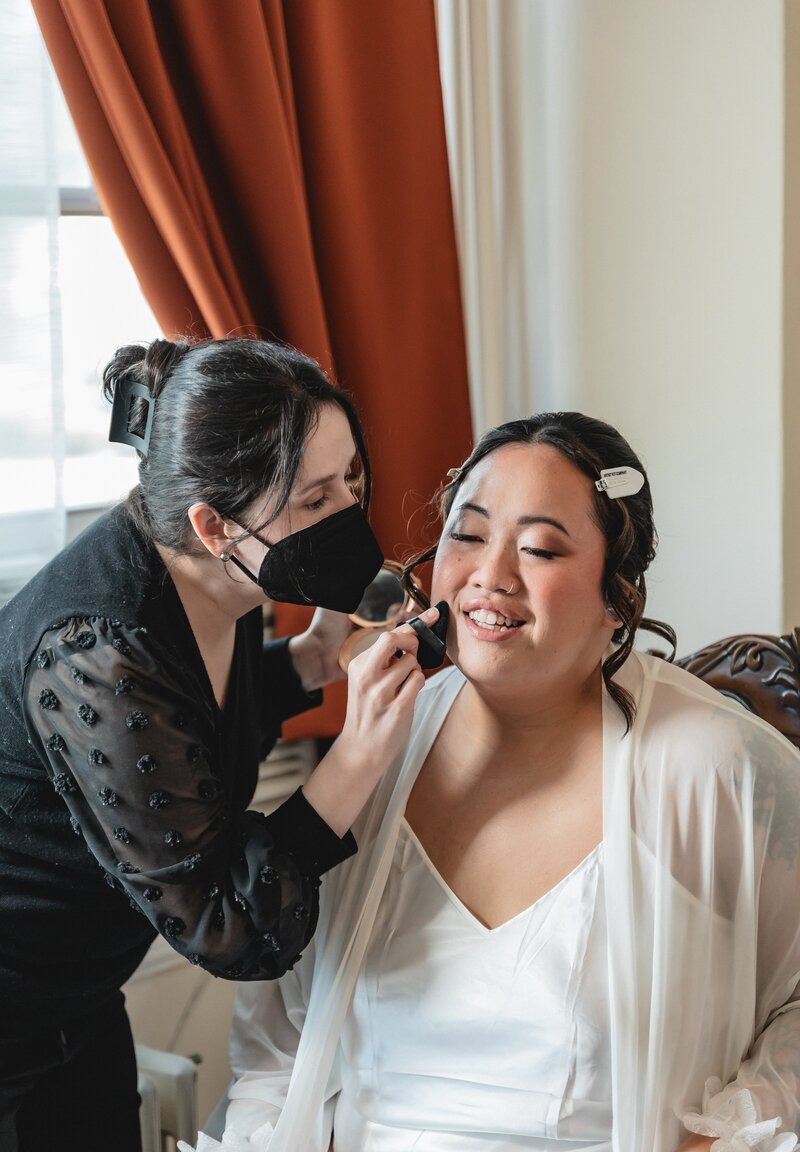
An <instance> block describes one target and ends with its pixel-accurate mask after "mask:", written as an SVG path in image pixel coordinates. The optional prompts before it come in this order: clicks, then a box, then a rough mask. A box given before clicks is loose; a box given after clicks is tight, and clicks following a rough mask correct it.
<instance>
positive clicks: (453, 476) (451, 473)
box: [447, 468, 462, 481]
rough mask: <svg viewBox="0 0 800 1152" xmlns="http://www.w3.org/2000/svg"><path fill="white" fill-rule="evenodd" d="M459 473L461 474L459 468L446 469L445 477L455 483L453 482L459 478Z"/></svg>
mask: <svg viewBox="0 0 800 1152" xmlns="http://www.w3.org/2000/svg"><path fill="white" fill-rule="evenodd" d="M461 472H462V469H461V468H448V470H447V475H448V476H449V477H450V479H451V480H453V481H455V480H458V478H459V476H460V475H461Z"/></svg>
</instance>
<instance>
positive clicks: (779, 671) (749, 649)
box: [675, 628, 800, 748]
mask: <svg viewBox="0 0 800 1152" xmlns="http://www.w3.org/2000/svg"><path fill="white" fill-rule="evenodd" d="M675 663H676V664H679V665H680V666H681V667H682V668H686V669H687V671H689V672H693V673H694V675H695V676H699V677H700V679H701V680H705V681H706V683H707V684H711V685H712V687H714V688H717V689H718V690H719V691H720V692H722V693H724V694H725V695H726V696H730V697H732V698H733V699H734V700H738V701H739V703H740V704H743V705H744V707H745V708H747V709H749V711H751V712H754V713H755V714H756V716H760V717H761V719H762V720H766V721H767V722H768V723H769V724H772V725H773V727H774V728H777V729H778V731H779V732H781V733H782V734H783V735H784V736H786V738H787V739H788V740H791V741H792V743H793V744H794V745H795V746H796V747H797V748H800V628H795V629H794V630H793V631H792V632H789V633H787V634H786V635H785V636H747V635H742V636H727V637H726V638H725V639H724V640H718V641H717V642H716V644H709V645H708V647H707V648H701V649H700V650H699V651H698V652H693V653H692V654H691V656H684V657H682V659H680V660H676V661H675Z"/></svg>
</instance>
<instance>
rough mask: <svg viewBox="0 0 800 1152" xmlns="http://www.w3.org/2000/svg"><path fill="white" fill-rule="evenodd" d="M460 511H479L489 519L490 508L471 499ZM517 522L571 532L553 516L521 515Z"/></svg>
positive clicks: (566, 533)
mask: <svg viewBox="0 0 800 1152" xmlns="http://www.w3.org/2000/svg"><path fill="white" fill-rule="evenodd" d="M458 511H459V512H477V513H478V515H479V516H485V517H486V519H487V520H488V519H489V512H488V509H486V508H482V507H481V505H480V504H472V503H471V502H470V501H469V500H467V501H465V503H463V504H459V506H458ZM517 524H519V525H520V526H522V527H524V526H525V525H527V524H549V525H550V527H551V528H557V529H558V531H559V532H563V533H564V535H565V536H569V532H568V531H567V529H566V528H565V527H564V525H563V524H562V523H561V521H560V520H556V519H555V518H554V517H553V516H520V517H519V519H518V520H517Z"/></svg>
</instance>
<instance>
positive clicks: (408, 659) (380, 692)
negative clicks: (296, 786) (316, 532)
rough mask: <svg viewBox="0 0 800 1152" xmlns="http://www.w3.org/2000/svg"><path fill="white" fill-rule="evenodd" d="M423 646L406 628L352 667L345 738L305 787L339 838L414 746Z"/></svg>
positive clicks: (382, 639)
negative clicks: (419, 654) (406, 750)
mask: <svg viewBox="0 0 800 1152" xmlns="http://www.w3.org/2000/svg"><path fill="white" fill-rule="evenodd" d="M438 618H439V611H438V609H437V608H429V609H428V610H427V611H426V612H422V613H421V614H420V619H421V620H422V621H423V623H424V624H427V625H428V627H430V626H431V625H432V624H435V623H436V621H437V619H438ZM418 645H419V640H418V638H417V635H416V633H415V632H414V629H413V628H409V627H408V625H407V624H401V625H400V626H399V627H398V628H395V629H394V630H393V631H391V632H382V633H381V634H380V636H379V638H378V640H376V642H375V643H374V644H373V645H372V647H371V648H368V649H367V651H366V652H362V653H361V655H359V656H356V657H355V659H353V660H352V661H351V663H350V667H349V669H348V681H349V686H348V692H347V715H346V716H345V721H344V727H343V728H342V732H341V735H340V736H339V737H338V738H337V739H336V741H335V743H334V744H333V747H332V748H331V749H330V751H329V752H328V753H327V755H326V756H324V757H323V759H322V760H321V761H320V763H319V765H318V766H317V767H316V768H315V769H314V771H313V772H312V774H311V776H310V777H309V779H308V781H307V782H306V783H305V784H304V785H303V794H304V795H305V797H306V799H307V800H308V802H309V804H311V806H312V807H313V808H315V809H316V811H317V812H318V813H319V815H320V816H321V817H322V818H323V820H325V821H326V823H327V824H328V825H329V826H330V827H331V828H332V829H333V831H334V832H336V834H337V835H338V836H343V835H344V834H345V832H346V831H347V830H348V828H349V827H350V826H351V824H352V823H353V821H354V820H355V818H356V816H357V815H358V813H359V812H360V811H361V809H362V808H363V806H364V804H365V803H366V801H367V799H368V797H369V795H370V793H371V792H372V790H373V788H374V787H375V785H376V784H377V782H378V780H379V779H380V778H381V776H382V775H383V773H384V772H385V771H386V769H387V768H388V767H389V765H390V764H391V763H392V761H393V760H394V758H395V757H396V756H397V755H398V753H399V752H401V751H402V749H403V748H404V747H405V745H406V743H407V741H408V736H409V733H410V731H411V721H412V719H413V716H414V702H415V700H416V698H417V695H418V694H419V691H420V689H421V688H422V686H423V684H424V683H425V677H424V675H423V672H422V669H421V668H420V666H419V663H418V661H417V647H418Z"/></svg>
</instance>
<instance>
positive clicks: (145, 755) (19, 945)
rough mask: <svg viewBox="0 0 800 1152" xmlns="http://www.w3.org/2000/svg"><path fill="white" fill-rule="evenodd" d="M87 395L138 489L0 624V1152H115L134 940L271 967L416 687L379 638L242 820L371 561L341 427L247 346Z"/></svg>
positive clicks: (314, 385) (278, 366)
mask: <svg viewBox="0 0 800 1152" xmlns="http://www.w3.org/2000/svg"><path fill="white" fill-rule="evenodd" d="M104 389H105V393H106V395H107V397H108V398H110V399H111V400H112V432H111V439H114V440H118V441H122V442H125V443H128V444H131V445H132V446H134V447H136V448H137V450H138V453H139V458H140V465H139V484H138V486H137V487H136V488H134V490H133V491H132V493H131V494H130V496H129V497H128V499H127V500H126V501H125V502H124V503H122V504H120V505H118V506H117V507H115V508H114V509H112V510H111V511H110V512H109V513H107V514H106V515H105V516H103V517H102V518H101V519H99V520H98V521H96V522H95V523H94V524H93V525H91V526H90V527H89V528H88V529H87V530H86V531H85V532H84V533H83V534H82V535H81V536H80V537H79V538H78V539H77V540H76V541H74V542H73V543H72V544H71V545H69V546H68V547H67V548H65V549H64V551H63V552H61V553H60V554H59V555H58V556H56V558H55V559H54V560H53V561H52V562H51V563H50V564H48V565H47V566H46V567H45V568H44V569H43V570H42V571H41V572H39V574H38V575H37V576H35V577H34V579H33V580H31V582H30V583H29V584H28V585H27V586H26V587H25V588H24V589H23V590H22V591H21V592H20V593H19V594H18V595H17V596H16V597H15V598H14V599H13V600H12V601H11V602H10V603H9V604H8V605H7V606H6V607H5V608H4V609H3V610H2V612H0V645H1V646H2V652H3V660H2V666H0V702H1V703H2V708H1V709H0V1000H1V1001H2V1007H1V1008H0V1147H2V1148H3V1150H4V1152H34V1149H35V1150H36V1152H40V1150H41V1149H43V1148H48V1149H51V1148H52V1149H54V1150H55V1149H57V1150H58V1152H72V1150H73V1149H75V1150H77V1149H80V1152H100V1150H101V1149H105V1148H106V1147H107V1146H108V1142H109V1140H110V1138H111V1137H112V1136H113V1139H114V1147H115V1148H117V1149H119V1150H122V1149H124V1150H125V1152H128V1150H130V1152H138V1149H139V1147H140V1143H139V1123H138V1098H137V1094H136V1067H135V1061H134V1052H133V1045H132V1040H131V1035H130V1029H129V1026H128V1021H127V1017H126V1014H125V1009H124V1005H123V996H122V993H121V991H120V988H121V985H122V984H123V983H124V982H125V981H126V980H127V979H128V978H129V976H130V975H131V974H132V973H133V971H134V970H135V968H136V967H137V965H138V964H139V963H140V961H141V960H142V958H143V956H144V954H145V952H146V951H147V949H148V947H149V946H150V944H151V943H152V941H153V939H154V938H155V936H156V934H157V933H161V934H162V935H163V936H165V937H166V938H167V939H168V940H169V942H170V944H171V945H172V946H173V947H174V948H175V949H177V950H178V951H179V952H180V953H181V954H182V955H184V956H185V957H186V959H187V961H189V962H190V963H192V964H198V965H200V966H202V967H204V968H206V969H207V970H208V971H210V972H212V973H213V974H214V975H217V976H222V977H225V978H228V979H235V980H261V979H271V978H273V977H276V976H279V975H280V974H281V973H283V972H284V971H285V970H286V969H287V968H288V967H291V965H292V964H293V962H294V961H295V960H296V959H297V957H298V956H299V955H300V953H301V952H302V950H303V948H304V947H305V945H306V944H307V942H308V940H309V939H310V937H311V936H312V934H313V932H314V928H315V926H316V920H317V914H318V907H319V904H318V892H319V887H320V878H321V877H322V876H323V874H324V873H325V872H326V871H327V870H328V869H330V868H331V867H333V866H334V865H336V864H338V863H340V862H341V861H342V860H344V859H346V858H347V857H348V856H350V855H351V854H352V853H353V852H355V850H356V844H355V841H354V840H353V837H352V835H351V833H350V832H349V828H350V825H351V823H352V822H353V820H354V818H355V816H356V815H357V814H358V812H359V810H360V809H361V807H362V805H363V804H364V802H365V801H366V799H367V797H368V796H369V795H370V793H371V791H372V790H373V788H374V786H375V783H376V782H377V780H378V778H379V776H380V775H381V772H382V770H383V768H384V767H385V766H386V765H387V764H390V763H391V762H392V760H393V759H394V757H395V755H396V754H397V752H398V751H399V750H400V748H401V747H402V746H403V744H404V743H405V741H406V738H407V735H408V732H409V729H410V724H411V717H412V711H413V705H414V700H415V697H416V695H417V693H418V691H419V689H420V688H421V686H422V684H423V676H422V673H421V671H420V668H419V664H418V662H417V658H416V651H417V637H416V635H415V633H414V631H413V630H412V629H411V628H408V627H401V628H400V629H399V630H396V631H393V632H392V633H391V634H388V633H387V634H386V635H385V636H384V637H382V638H381V640H380V641H379V642H378V643H377V644H375V645H374V646H373V647H372V648H371V649H370V650H369V651H368V652H366V653H365V654H364V655H363V656H361V657H359V658H358V659H357V660H355V661H354V662H353V664H352V666H351V669H350V673H349V675H350V687H349V703H348V709H347V716H346V720H345V723H344V727H343V731H342V733H341V736H340V737H339V739H338V740H337V741H336V743H335V744H334V745H333V747H332V748H331V750H330V751H329V752H328V754H327V755H326V756H325V757H324V759H323V760H322V761H321V763H320V764H319V766H318V767H317V768H316V770H315V771H314V773H313V774H312V776H311V777H310V779H309V780H308V782H307V783H306V784H305V785H304V787H303V788H302V790H298V791H297V792H296V793H295V794H294V795H293V796H292V797H291V798H290V799H289V800H287V801H286V803H285V804H283V805H282V806H281V807H280V808H279V809H278V810H277V811H275V812H274V813H272V814H271V815H270V816H264V815H262V814H261V813H258V812H254V811H248V810H247V808H248V804H249V802H250V801H251V799H252V796H253V792H254V789H255V785H256V780H257V775H258V765H259V761H260V760H261V759H262V758H263V756H264V755H265V754H266V753H267V752H268V751H269V749H270V748H271V747H272V746H273V745H274V743H275V741H276V740H277V738H278V736H279V735H280V727H281V721H282V720H284V719H286V718H287V717H290V716H293V715H295V714H296V713H298V712H301V711H303V710H304V709H307V708H310V707H313V706H314V705H315V704H317V703H319V700H320V691H319V690H320V688H321V687H322V686H323V685H324V684H325V683H327V682H329V681H331V680H333V679H336V678H338V677H339V676H340V675H341V672H340V671H339V667H338V663H337V653H338V650H339V647H340V646H341V643H342V641H343V640H344V638H345V637H346V635H347V634H348V632H349V630H350V628H351V625H350V623H349V621H348V620H347V617H346V615H344V613H347V612H352V611H353V609H354V608H355V607H356V605H357V604H358V602H359V600H360V598H361V595H362V593H363V591H364V589H365V587H366V586H367V585H368V584H369V582H370V581H371V580H372V578H373V577H374V576H375V574H376V573H377V571H378V569H379V567H380V565H381V560H382V557H381V551H380V548H379V546H378V543H377V541H376V540H375V537H374V536H373V534H372V531H371V529H370V527H369V525H368V523H367V519H366V512H367V510H368V507H369V495H370V473H369V463H368V459H367V452H366V449H365V446H364V440H363V436H362V432H361V429H360V427H359V423H358V419H357V417H356V414H355V411H354V409H353V406H352V404H351V402H350V400H349V399H348V397H347V395H346V394H345V393H343V392H342V391H340V390H339V389H338V388H336V387H335V386H334V385H332V384H331V382H330V381H329V380H328V379H327V378H326V376H325V374H324V373H323V372H322V370H321V369H320V367H319V365H318V364H316V363H315V362H314V361H313V360H310V359H308V358H307V357H305V356H303V355H301V354H300V353H298V352H296V351H294V350H292V349H289V348H286V347H283V346H278V345H274V344H270V343H266V342H264V341H260V340H252V339H224V340H208V341H204V342H200V343H194V344H189V343H173V342H170V341H167V340H156V341H154V342H153V343H152V344H150V345H149V346H140V345H135V346H133V345H132V346H128V347H124V348H121V349H120V350H119V351H118V352H117V354H116V355H115V357H114V359H113V360H112V362H111V363H110V364H109V365H108V366H107V368H106V370H105V372H104ZM266 596H269V597H270V598H272V599H274V600H279V601H287V602H290V603H302V604H313V605H315V606H317V608H318V610H317V612H316V613H315V615H314V618H313V620H312V623H311V625H310V627H309V629H308V630H307V631H306V632H305V633H303V634H302V635H300V636H296V637H293V638H291V639H289V640H280V641H277V642H274V643H268V644H266V645H264V644H263V642H262V632H263V625H262V611H261V610H262V606H263V604H264V600H265V597H266ZM436 615H437V614H436V610H435V609H432V610H430V612H429V613H428V614H426V615H425V616H424V617H423V619H424V620H425V621H427V622H430V621H433V620H435V619H436Z"/></svg>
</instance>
